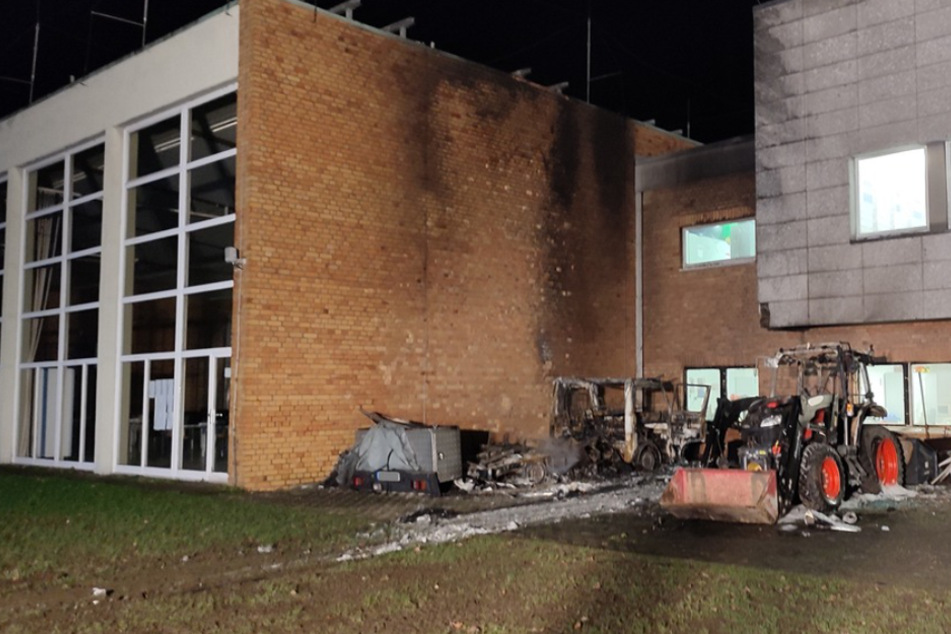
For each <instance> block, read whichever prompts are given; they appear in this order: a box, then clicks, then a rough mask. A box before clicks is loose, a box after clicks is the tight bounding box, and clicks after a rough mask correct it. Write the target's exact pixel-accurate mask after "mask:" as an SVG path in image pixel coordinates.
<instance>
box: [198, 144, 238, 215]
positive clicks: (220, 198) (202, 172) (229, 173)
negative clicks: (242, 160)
mask: <svg viewBox="0 0 951 634" xmlns="http://www.w3.org/2000/svg"><path fill="white" fill-rule="evenodd" d="M234 174H235V157H233V156H232V157H230V158H226V159H224V160H221V161H215V162H214V163H210V164H208V165H202V166H201V167H198V168H195V169H193V170H191V171H190V172H189V174H188V177H189V182H190V194H191V195H190V196H189V205H188V222H201V221H202V220H208V219H209V218H218V217H220V216H227V215H229V214H233V213H234V205H235V203H234Z"/></svg>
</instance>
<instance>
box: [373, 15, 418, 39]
mask: <svg viewBox="0 0 951 634" xmlns="http://www.w3.org/2000/svg"><path fill="white" fill-rule="evenodd" d="M414 24H416V18H403V19H402V20H400V21H398V22H394V23H393V24H387V25H386V26H384V27H382V28H381V29H380V30H381V31H386V32H387V33H394V34H395V33H397V32H399V36H400V37H406V30H407V29H409V28H410V27H411V26H413V25H414Z"/></svg>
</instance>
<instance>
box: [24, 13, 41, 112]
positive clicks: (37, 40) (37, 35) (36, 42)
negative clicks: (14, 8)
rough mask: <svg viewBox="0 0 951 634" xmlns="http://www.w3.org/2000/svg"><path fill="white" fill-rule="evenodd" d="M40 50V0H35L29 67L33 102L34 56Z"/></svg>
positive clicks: (30, 101) (31, 99)
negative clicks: (31, 52) (31, 58)
mask: <svg viewBox="0 0 951 634" xmlns="http://www.w3.org/2000/svg"><path fill="white" fill-rule="evenodd" d="M39 50H40V0H36V29H35V30H34V31H33V65H32V67H31V68H30V100H29V102H27V103H33V88H34V86H36V57H37V53H38V52H39Z"/></svg>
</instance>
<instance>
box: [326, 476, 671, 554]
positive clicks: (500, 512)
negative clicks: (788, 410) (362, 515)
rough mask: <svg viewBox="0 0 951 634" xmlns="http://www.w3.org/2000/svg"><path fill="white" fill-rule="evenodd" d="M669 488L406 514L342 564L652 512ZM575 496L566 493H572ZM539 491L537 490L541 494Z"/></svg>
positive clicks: (365, 537) (559, 495)
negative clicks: (490, 536)
mask: <svg viewBox="0 0 951 634" xmlns="http://www.w3.org/2000/svg"><path fill="white" fill-rule="evenodd" d="M664 486H665V476H663V475H660V476H655V475H650V476H643V477H641V476H631V477H628V478H625V479H622V480H620V481H605V482H601V483H586V485H585V486H576V485H575V484H574V483H567V484H564V483H556V484H553V485H550V487H549V488H548V489H542V491H549V490H550V491H551V493H550V494H548V495H545V496H541V495H538V497H539V500H538V501H537V502H533V503H526V504H522V505H518V506H511V507H506V508H500V509H490V510H485V511H478V512H475V513H467V514H464V515H456V514H453V513H444V512H441V511H437V510H434V509H427V510H423V511H418V512H416V513H412V514H409V515H406V516H404V517H403V518H401V519H400V520H399V521H397V522H394V523H393V524H387V525H383V526H378V527H377V528H376V529H374V530H373V531H371V532H369V533H365V534H362V535H360V536H358V539H360V540H361V541H363V542H364V545H363V546H360V547H358V548H354V549H351V550H349V551H347V552H345V553H344V554H343V555H341V556H340V557H339V558H338V561H349V560H352V559H364V558H367V557H373V556H376V555H381V554H385V553H390V552H394V551H398V550H403V549H406V548H413V547H417V546H420V545H424V544H442V543H446V542H455V541H458V540H461V539H467V538H469V537H474V536H477V535H488V534H495V533H503V532H510V531H514V530H518V529H521V528H524V527H527V526H535V525H540V524H550V523H557V522H561V521H564V520H568V519H576V518H584V517H591V516H593V515H606V514H613V513H619V512H622V511H631V510H635V511H638V512H641V513H654V512H656V506H655V505H654V502H656V500H657V499H658V498H659V497H660V492H661V491H662V490H663V488H664ZM572 491H573V492H576V495H568V494H569V493H570V492H572ZM540 492H541V491H533V492H532V493H533V494H535V495H537V494H538V493H540Z"/></svg>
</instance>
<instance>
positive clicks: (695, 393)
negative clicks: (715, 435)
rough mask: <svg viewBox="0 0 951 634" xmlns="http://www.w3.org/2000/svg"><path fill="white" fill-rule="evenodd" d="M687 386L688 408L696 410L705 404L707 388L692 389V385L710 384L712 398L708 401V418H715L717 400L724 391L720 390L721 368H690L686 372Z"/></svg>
mask: <svg viewBox="0 0 951 634" xmlns="http://www.w3.org/2000/svg"><path fill="white" fill-rule="evenodd" d="M686 383H687V384H688V387H687V409H688V410H690V411H692V412H696V411H698V410H699V409H700V407H701V406H702V405H703V396H704V391H705V390H699V389H692V388H690V387H689V386H690V385H709V386H710V400H709V401H707V420H713V415H714V414H715V413H716V411H717V400H718V399H719V398H720V396H721V394H722V392H721V391H720V370H719V368H688V369H687V372H686Z"/></svg>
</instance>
